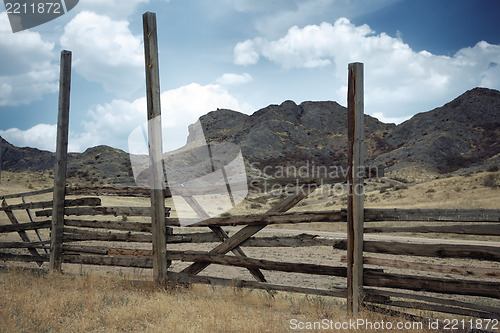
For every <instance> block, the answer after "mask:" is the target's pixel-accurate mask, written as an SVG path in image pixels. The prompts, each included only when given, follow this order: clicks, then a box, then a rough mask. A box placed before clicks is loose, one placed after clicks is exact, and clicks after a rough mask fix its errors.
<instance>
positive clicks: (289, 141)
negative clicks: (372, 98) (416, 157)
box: [187, 101, 396, 168]
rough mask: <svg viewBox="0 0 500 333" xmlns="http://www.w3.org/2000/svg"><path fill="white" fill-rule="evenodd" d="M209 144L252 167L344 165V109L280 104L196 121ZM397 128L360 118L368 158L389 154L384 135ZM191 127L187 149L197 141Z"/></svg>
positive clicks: (314, 104) (220, 113)
mask: <svg viewBox="0 0 500 333" xmlns="http://www.w3.org/2000/svg"><path fill="white" fill-rule="evenodd" d="M200 123H201V125H202V128H203V131H204V134H205V137H206V139H207V141H208V142H214V141H215V142H231V143H234V144H236V145H238V146H239V147H240V148H241V151H242V155H243V156H244V157H245V158H246V160H247V161H248V162H250V163H252V164H253V165H256V166H260V167H261V168H264V167H267V166H287V165H295V166H301V165H304V164H307V163H308V165H311V164H315V165H325V166H330V165H345V164H346V163H347V109H346V108H345V107H343V106H341V105H339V104H337V103H336V102H330V101H326V102H303V103H301V104H300V105H297V104H295V103H294V102H293V101H285V102H283V103H282V104H280V105H270V106H268V107H266V108H263V109H261V110H259V111H257V112H255V113H254V114H252V115H250V116H248V115H245V114H242V113H239V112H236V111H232V110H217V111H213V112H210V113H208V114H207V115H205V116H202V117H201V118H200ZM395 127H396V126H395V125H394V124H385V123H382V122H380V121H379V120H377V119H376V118H373V117H371V116H368V115H365V128H366V138H365V144H366V147H367V158H368V159H373V158H375V157H376V156H378V155H379V154H381V153H384V152H387V151H389V150H388V149H389V146H388V145H387V144H386V142H385V140H384V136H385V135H387V134H389V133H390V132H391V131H392V130H393V129H394V128H395ZM193 132H194V131H193V130H192V128H190V135H189V137H188V141H187V142H188V145H189V143H190V142H194V141H195V140H197V139H198V138H197V135H194V134H193Z"/></svg>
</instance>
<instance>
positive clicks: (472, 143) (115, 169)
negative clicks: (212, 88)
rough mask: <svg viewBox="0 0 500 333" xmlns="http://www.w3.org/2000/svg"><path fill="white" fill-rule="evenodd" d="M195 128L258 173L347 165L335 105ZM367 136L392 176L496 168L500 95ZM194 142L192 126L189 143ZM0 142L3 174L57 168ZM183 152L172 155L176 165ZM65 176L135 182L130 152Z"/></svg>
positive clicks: (226, 118)
mask: <svg viewBox="0 0 500 333" xmlns="http://www.w3.org/2000/svg"><path fill="white" fill-rule="evenodd" d="M200 123H201V125H202V128H203V131H204V134H205V137H206V139H207V140H208V141H209V142H230V143H233V144H236V145H238V146H239V147H240V148H241V151H242V154H243V157H244V158H245V161H246V162H247V163H248V164H250V163H252V165H253V166H256V167H259V168H261V169H262V168H264V167H265V166H272V167H277V166H289V165H293V166H302V165H308V166H311V165H317V166H321V165H324V166H332V165H345V164H346V162H347V160H346V154H347V109H346V108H345V107H343V106H341V105H339V104H338V103H336V102H333V101H323V102H303V103H301V104H299V105H297V104H296V103H295V102H293V101H285V102H283V103H281V104H280V105H269V106H268V107H265V108H263V109H261V110H258V111H256V112H255V113H253V114H252V115H246V114H243V113H240V112H237V111H233V110H226V109H220V110H216V111H212V112H209V113H208V114H206V115H204V116H202V117H200ZM365 133H366V134H365V135H366V138H365V144H366V158H367V164H369V165H379V164H382V165H384V166H385V167H386V170H387V172H388V173H389V174H392V175H394V176H403V177H406V178H408V179H411V178H414V179H415V178H418V177H417V176H418V175H421V174H423V175H427V177H428V176H429V175H430V176H434V175H436V174H439V173H450V172H456V173H466V172H471V171H474V172H476V171H485V170H488V169H493V170H494V169H495V168H498V166H500V92H499V91H497V90H492V89H486V88H475V89H472V90H469V91H467V92H465V93H464V94H462V95H461V96H459V97H457V98H456V99H454V100H453V101H451V102H449V103H447V104H445V105H443V106H441V107H439V108H436V109H434V110H431V111H428V112H422V113H419V114H416V115H415V116H414V117H412V118H411V119H409V120H407V121H405V122H404V123H402V124H399V125H397V126H396V125H395V124H386V123H383V122H381V121H379V120H377V119H376V118H374V117H371V116H369V115H365ZM198 137H199V133H197V132H196V131H194V127H193V125H191V126H190V134H189V136H188V138H187V143H188V145H187V146H190V144H191V143H193V142H195V141H196V140H197V139H198ZM2 142H3V144H2V150H1V156H2V163H1V167H2V170H10V171H31V172H37V171H43V170H50V169H52V168H53V166H54V162H55V157H54V154H53V153H51V152H47V151H41V150H38V149H35V148H18V147H15V146H13V145H11V144H9V143H8V142H6V141H5V140H3V139H2ZM188 155H189V153H188V154H184V155H182V154H178V155H175V156H174V157H170V158H171V159H172V158H173V159H175V164H176V167H177V165H179V167H180V166H182V163H183V162H182V161H183V160H182V158H183V157H185V156H188ZM268 170H270V169H269V168H268ZM68 173H69V176H70V177H76V178H79V179H82V180H83V181H88V182H91V183H96V182H98V181H99V182H101V183H110V184H123V185H132V184H134V180H133V177H132V172H131V167H130V160H129V157H128V154H127V153H126V152H124V151H122V150H119V149H114V148H111V147H106V146H98V147H93V148H89V149H87V150H86V151H85V152H84V153H72V154H70V157H69V166H68Z"/></svg>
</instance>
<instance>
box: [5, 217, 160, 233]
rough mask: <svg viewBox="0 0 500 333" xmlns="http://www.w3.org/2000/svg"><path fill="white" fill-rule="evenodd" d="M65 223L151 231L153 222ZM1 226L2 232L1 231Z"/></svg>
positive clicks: (78, 221)
mask: <svg viewBox="0 0 500 333" xmlns="http://www.w3.org/2000/svg"><path fill="white" fill-rule="evenodd" d="M64 225H65V226H70V227H83V228H96V229H114V230H121V231H140V232H151V223H143V222H122V221H97V220H74V219H64ZM1 230H2V229H1V228H0V232H1Z"/></svg>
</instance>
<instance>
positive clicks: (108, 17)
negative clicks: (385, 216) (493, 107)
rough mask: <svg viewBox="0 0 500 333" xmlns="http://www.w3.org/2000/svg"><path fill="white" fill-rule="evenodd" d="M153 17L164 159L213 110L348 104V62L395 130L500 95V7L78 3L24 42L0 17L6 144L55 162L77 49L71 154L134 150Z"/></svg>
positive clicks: (491, 0) (157, 0)
mask: <svg viewBox="0 0 500 333" xmlns="http://www.w3.org/2000/svg"><path fill="white" fill-rule="evenodd" d="M146 11H152V12H155V13H156V14H157V20H158V29H159V31H158V38H159V48H160V72H161V73H160V75H161V92H162V113H163V116H164V117H163V129H164V137H165V138H164V140H165V142H166V143H165V146H166V147H165V148H166V150H171V149H173V148H176V147H179V146H181V145H183V144H184V143H185V140H186V136H187V126H188V125H189V124H191V123H194V122H195V121H196V120H197V118H198V117H199V116H201V115H203V114H205V113H207V112H209V111H212V110H215V109H216V108H229V109H233V110H237V111H241V112H244V113H247V114H251V113H253V112H254V111H256V110H258V109H260V108H263V107H266V106H267V105H269V104H280V103H282V102H283V101H285V100H288V99H290V100H294V101H295V102H296V103H297V104H299V103H301V102H303V101H306V100H313V101H314V100H334V101H337V102H339V103H340V104H342V105H345V104H346V90H347V88H346V85H347V65H348V63H350V62H356V61H359V62H363V63H364V64H365V112H366V113H368V114H370V115H373V116H375V117H377V118H379V119H380V120H382V121H386V122H396V123H399V122H401V121H404V120H405V119H408V118H409V117H411V116H412V115H414V114H416V113H418V112H422V111H428V110H430V109H433V108H435V107H439V106H441V105H443V104H444V103H446V102H448V101H450V100H452V99H453V98H455V97H457V96H459V95H460V94H462V93H463V92H465V91H466V90H468V89H471V88H474V87H476V86H482V87H488V88H494V89H500V66H499V64H500V33H499V32H500V20H498V13H499V12H500V1H498V0H480V1H478V0H438V1H436V0H418V1H415V0H210V1H209V0H127V1H124V0H106V1H102V0H80V3H79V4H78V5H77V6H76V7H75V8H74V9H73V10H72V11H70V12H68V13H67V14H66V15H63V16H61V17H59V18H57V19H55V20H53V21H51V22H49V23H46V24H43V25H40V26H38V27H35V28H32V29H30V30H29V31H23V32H18V33H15V34H14V33H12V31H11V28H10V25H9V20H8V17H7V15H6V13H5V7H3V5H0V119H1V120H0V135H1V136H2V137H4V138H5V139H6V140H8V141H9V142H11V143H13V144H15V145H17V146H31V147H37V148H40V149H47V150H52V151H53V150H55V136H56V134H55V133H56V125H55V124H56V121H57V100H58V79H59V58H60V52H61V50H70V51H72V52H73V73H72V75H73V76H72V90H71V111H70V142H69V146H70V147H69V148H70V150H71V151H84V150H85V149H87V148H88V147H92V146H95V145H100V144H105V145H110V146H113V147H117V148H121V149H123V150H125V151H129V150H128V143H127V142H128V137H129V135H130V133H132V131H133V130H134V129H135V128H137V127H138V126H140V125H141V123H143V122H144V121H145V119H146V113H145V112H146V111H145V106H146V101H145V97H144V96H145V81H144V76H145V75H144V46H143V41H142V13H144V12H146Z"/></svg>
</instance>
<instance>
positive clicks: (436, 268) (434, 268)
mask: <svg viewBox="0 0 500 333" xmlns="http://www.w3.org/2000/svg"><path fill="white" fill-rule="evenodd" d="M340 261H341V262H346V257H345V256H342V257H341V259H340ZM363 262H364V263H365V264H366V265H376V266H383V267H393V268H402V269H413V270H418V271H431V272H438V273H444V274H457V275H464V276H477V277H500V269H494V268H481V267H459V266H452V265H436V264H423V263H416V262H410V261H405V260H397V259H387V258H383V259H382V258H373V257H364V260H363Z"/></svg>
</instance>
